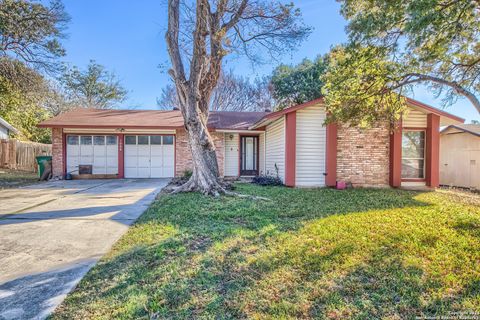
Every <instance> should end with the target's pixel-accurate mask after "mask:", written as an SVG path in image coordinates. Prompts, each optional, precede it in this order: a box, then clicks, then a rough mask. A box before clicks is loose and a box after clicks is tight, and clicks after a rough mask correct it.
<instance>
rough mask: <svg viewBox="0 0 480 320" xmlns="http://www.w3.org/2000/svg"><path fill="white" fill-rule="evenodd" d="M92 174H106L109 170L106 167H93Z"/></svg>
mask: <svg viewBox="0 0 480 320" xmlns="http://www.w3.org/2000/svg"><path fill="white" fill-rule="evenodd" d="M92 173H93V174H106V173H107V168H106V167H105V166H102V167H100V166H95V165H94V166H93V168H92Z"/></svg>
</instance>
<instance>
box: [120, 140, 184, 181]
mask: <svg viewBox="0 0 480 320" xmlns="http://www.w3.org/2000/svg"><path fill="white" fill-rule="evenodd" d="M174 139H175V137H174V136H171V135H167V136H125V178H171V177H173V176H174V164H175V147H174Z"/></svg>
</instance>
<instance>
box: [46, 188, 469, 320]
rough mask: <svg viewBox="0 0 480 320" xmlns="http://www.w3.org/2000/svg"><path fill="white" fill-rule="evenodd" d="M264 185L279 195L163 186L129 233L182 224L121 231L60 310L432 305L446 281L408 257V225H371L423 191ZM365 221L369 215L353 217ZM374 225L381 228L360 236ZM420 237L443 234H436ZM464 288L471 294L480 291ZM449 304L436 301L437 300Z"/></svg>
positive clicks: (385, 309)
mask: <svg viewBox="0 0 480 320" xmlns="http://www.w3.org/2000/svg"><path fill="white" fill-rule="evenodd" d="M248 191H250V190H248V189H247V190H244V193H248ZM255 191H256V192H257V195H259V196H267V197H270V198H272V201H269V202H255V201H244V200H239V199H236V198H223V199H219V200H212V199H210V198H205V197H201V196H199V195H192V194H187V195H177V196H175V197H171V196H167V197H164V198H162V199H161V200H160V201H158V202H156V203H155V204H154V205H153V206H152V207H151V209H150V210H149V211H148V212H147V213H146V214H144V216H142V218H141V219H140V221H138V222H137V224H136V226H135V227H134V229H133V230H131V231H130V232H129V235H130V237H131V238H132V239H135V235H134V234H133V233H135V232H139V233H141V232H144V231H143V230H144V228H145V230H147V229H148V230H150V231H151V232H155V228H159V227H161V226H165V225H168V226H174V228H175V229H176V230H177V231H176V232H175V233H174V234H173V235H172V236H170V237H167V238H165V239H162V240H160V241H151V239H150V240H148V241H147V240H145V241H143V242H142V240H141V239H139V240H137V241H131V240H125V241H122V240H123V239H122V240H120V242H119V243H118V244H117V246H116V248H115V250H114V253H113V254H112V255H111V256H109V257H106V258H105V259H104V260H102V261H101V262H100V263H99V264H98V265H97V266H96V267H95V268H94V269H92V270H91V271H90V272H89V273H88V274H87V276H86V277H85V279H84V280H83V281H82V282H81V283H80V285H79V287H78V288H77V289H76V290H75V291H74V293H73V294H72V295H70V296H69V298H68V299H67V301H66V304H64V305H62V306H61V308H60V309H59V312H57V314H56V315H55V317H58V318H70V317H78V318H82V317H88V315H89V312H92V313H93V312H95V314H97V315H98V312H99V310H96V308H98V306H99V305H101V306H102V308H104V309H102V310H101V311H100V314H102V313H103V314H105V315H108V316H110V317H115V316H121V315H122V316H126V317H131V318H137V317H142V316H145V315H148V316H150V317H151V318H196V317H200V316H202V317H207V318H208V317H213V318H218V317H220V318H251V317H274V318H275V317H285V316H287V317H294V318H310V317H314V318H319V317H320V318H322V317H328V318H348V317H357V318H372V317H373V318H382V317H388V316H400V317H405V316H406V317H407V318H408V317H414V316H415V315H419V313H421V312H427V313H428V312H429V310H428V308H427V310H425V308H424V306H422V303H421V301H422V298H425V295H426V294H429V292H431V290H435V288H439V287H440V286H441V283H439V282H438V281H437V280H432V279H431V278H430V277H426V276H425V273H424V270H423V269H422V267H421V266H419V265H418V264H415V263H411V264H408V263H406V262H405V257H404V255H405V252H404V251H403V249H402V248H401V241H403V240H404V238H402V237H403V236H401V235H397V233H396V232H390V233H389V232H386V233H385V234H383V233H382V232H383V231H382V228H381V227H382V226H381V223H380V229H379V230H371V229H369V222H370V221H374V220H375V216H373V215H372V216H371V217H370V216H369V214H370V213H369V212H370V211H373V210H376V211H377V210H384V214H385V215H386V216H388V209H398V208H412V207H420V206H421V207H425V206H429V205H430V204H429V203H424V202H420V201H417V200H415V199H414V197H415V196H417V195H419V193H418V192H406V191H398V190H382V192H378V191H377V190H368V189H365V190H355V191H347V192H337V191H333V190H324V191H322V192H319V191H318V190H317V191H315V190H295V189H293V190H292V189H289V190H285V189H283V188H273V189H269V188H266V189H256V190H255ZM299 198H300V199H301V201H299ZM351 214H353V215H351ZM407 214H408V213H407ZM322 218H325V219H322ZM380 219H381V218H380ZM318 221H320V222H321V223H322V224H320V225H317V223H318ZM324 221H326V222H324ZM352 221H353V222H352ZM356 221H359V225H360V227H359V228H358V229H353V227H352V226H353V225H356V224H351V223H357V222H356ZM360 222H361V223H360ZM377 222H378V221H377ZM394 223H395V221H393V222H388V223H386V225H385V227H391V226H390V224H394ZM310 225H312V226H310ZM306 228H307V230H306ZM308 228H311V229H308ZM315 228H316V229H315ZM315 232H318V233H319V234H321V237H320V238H319V239H315V237H314V236H313V235H314V234H315ZM330 232H331V234H330ZM372 232H377V233H379V234H380V236H379V240H377V241H375V242H369V241H367V240H361V241H355V239H364V238H365V237H369V236H370V234H371V233H372ZM310 235H312V237H310ZM397 236H398V239H396V238H395V237H397ZM127 237H128V235H127ZM343 237H345V238H343ZM349 237H351V238H349ZM382 237H383V238H382ZM315 241H318V242H315ZM331 244H333V245H331ZM423 245H425V246H427V247H428V246H434V245H435V239H427V240H425V243H424V244H423ZM464 290H465V292H467V293H466V294H465V297H471V294H472V292H473V293H475V292H476V291H475V290H473V291H472V290H468V288H466V289H464ZM477 294H478V292H477ZM457 298H458V296H457ZM457 298H455V299H457ZM455 299H453V301H456V300H455ZM456 302H458V301H456ZM439 306H440V307H439ZM451 306H452V304H451V303H449V302H448V301H443V300H438V301H437V302H432V310H434V311H435V312H436V311H438V310H443V308H447V309H448V308H451Z"/></svg>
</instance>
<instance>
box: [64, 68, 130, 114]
mask: <svg viewBox="0 0 480 320" xmlns="http://www.w3.org/2000/svg"><path fill="white" fill-rule="evenodd" d="M60 83H61V85H62V86H63V89H64V91H65V94H66V95H67V97H68V99H69V100H70V103H71V104H73V105H76V106H78V107H83V108H96V109H112V108H115V107H116V106H118V104H119V103H121V102H123V101H125V99H126V98H127V90H125V89H124V87H123V86H122V84H121V83H120V80H118V78H117V76H116V75H115V73H113V72H109V71H108V70H106V69H105V67H104V66H102V65H100V64H98V63H96V62H95V61H93V60H92V61H90V63H89V64H88V66H87V68H86V69H85V70H82V69H79V68H77V67H73V68H67V69H66V70H65V71H64V73H63V75H62V77H61V78H60Z"/></svg>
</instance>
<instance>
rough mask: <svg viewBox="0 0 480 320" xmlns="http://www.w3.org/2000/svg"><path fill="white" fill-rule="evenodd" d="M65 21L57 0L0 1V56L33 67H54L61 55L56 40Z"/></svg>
mask: <svg viewBox="0 0 480 320" xmlns="http://www.w3.org/2000/svg"><path fill="white" fill-rule="evenodd" d="M68 21H69V17H68V15H67V14H66V13H65V10H64V6H63V4H62V2H61V1H60V0H53V1H50V2H49V3H48V5H47V4H45V2H43V3H42V2H37V1H26V0H1V1H0V56H2V57H10V58H13V59H14V60H19V61H21V62H23V63H25V64H26V65H27V66H29V67H32V68H34V69H36V70H40V71H47V72H53V71H57V70H58V66H59V64H58V63H57V58H58V57H61V56H63V55H65V51H64V49H63V47H62V45H61V43H60V41H59V39H61V38H63V37H64V30H65V27H66V25H67V22H68Z"/></svg>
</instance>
